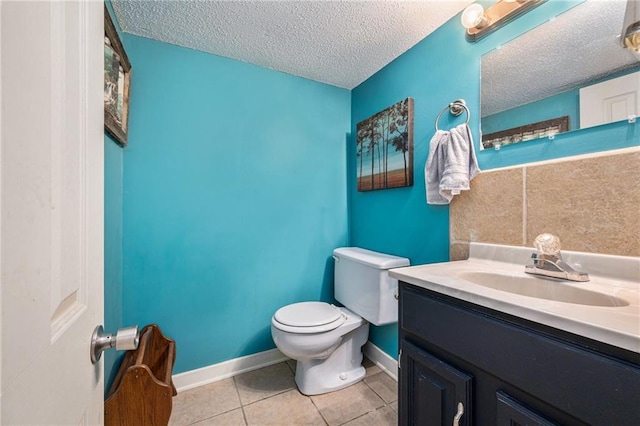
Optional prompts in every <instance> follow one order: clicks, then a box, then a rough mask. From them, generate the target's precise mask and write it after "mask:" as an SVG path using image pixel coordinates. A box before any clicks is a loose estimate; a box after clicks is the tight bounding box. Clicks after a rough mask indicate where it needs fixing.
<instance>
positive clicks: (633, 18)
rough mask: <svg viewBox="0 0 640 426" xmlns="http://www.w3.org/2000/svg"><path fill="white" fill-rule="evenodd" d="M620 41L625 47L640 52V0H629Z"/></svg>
mask: <svg viewBox="0 0 640 426" xmlns="http://www.w3.org/2000/svg"><path fill="white" fill-rule="evenodd" d="M620 41H621V43H622V46H623V47H626V48H627V49H629V50H632V51H633V52H635V53H638V54H640V0H627V9H626V11H625V14H624V19H623V21H622V33H621V34H620Z"/></svg>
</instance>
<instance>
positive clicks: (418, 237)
mask: <svg viewBox="0 0 640 426" xmlns="http://www.w3.org/2000/svg"><path fill="white" fill-rule="evenodd" d="M578 3H580V1H556V0H554V1H549V2H546V3H544V4H542V5H541V6H539V7H537V8H536V9H534V10H532V11H531V12H529V13H528V14H527V15H525V16H523V17H520V18H518V19H517V20H516V21H514V22H512V23H511V24H509V25H507V26H506V27H504V28H502V29H500V30H498V31H497V32H495V33H493V34H491V35H489V36H488V37H486V38H485V39H483V40H481V41H479V42H477V43H468V42H467V41H466V40H465V38H464V32H463V29H462V27H461V25H460V20H459V16H456V17H454V18H452V19H451V20H450V21H449V22H447V23H446V24H444V25H443V26H442V27H440V28H439V29H438V30H436V31H435V32H433V33H432V34H430V35H429V36H428V37H426V38H425V39H424V40H422V41H421V42H420V43H418V44H417V45H416V46H414V47H413V48H411V49H409V50H408V51H407V52H405V53H404V54H403V55H401V56H400V57H398V58H397V59H396V60H394V61H393V62H391V63H390V64H389V65H387V66H385V67H384V68H383V69H382V70H380V71H379V72H377V73H376V74H374V75H373V76H372V77H371V78H369V79H368V80H367V81H365V82H364V83H362V84H361V85H359V86H358V87H356V88H355V89H354V90H353V91H352V100H351V102H352V107H351V117H352V123H351V126H352V130H351V133H352V135H355V128H356V124H357V123H358V122H360V121H361V120H363V119H365V118H367V117H369V116H371V115H373V114H375V113H376V112H378V111H380V110H382V109H384V108H386V107H387V106H389V105H392V104H393V103H395V102H397V101H399V100H402V99H404V98H406V97H412V98H414V105H415V112H414V121H415V125H414V161H415V164H414V185H413V187H410V188H402V189H388V190H381V191H372V192H357V191H356V182H355V174H356V172H355V170H356V161H357V159H356V154H355V140H354V139H353V138H352V140H351V142H350V144H349V178H348V181H347V184H348V188H349V200H350V204H349V220H350V224H351V244H352V245H355V246H360V247H364V248H368V249H372V250H377V251H382V252H386V253H391V254H396V255H400V256H406V257H408V258H409V259H410V260H411V263H412V264H421V263H434V262H441V261H447V260H448V259H449V209H448V206H431V205H427V204H426V199H425V184H424V165H425V162H426V160H427V153H428V150H429V141H430V139H431V137H432V136H433V134H434V132H435V130H434V119H435V118H436V116H437V115H438V113H439V112H440V110H441V109H442V108H444V107H445V106H446V105H448V104H449V102H451V101H453V100H454V99H458V98H464V99H465V100H466V101H467V104H468V106H469V108H470V111H471V118H470V123H469V125H470V127H471V130H472V133H473V136H474V139H475V144H476V149H477V147H478V144H479V134H480V133H479V123H480V121H479V111H480V79H479V76H480V58H481V56H482V55H483V54H484V53H486V52H488V51H490V50H492V49H494V48H496V47H497V46H499V45H500V44H503V43H505V42H507V41H509V40H511V39H512V38H514V37H515V36H517V35H519V34H521V33H523V32H525V31H528V30H529V29H531V28H534V27H535V26H537V25H539V24H541V23H543V22H545V21H546V20H548V19H549V18H551V17H553V16H556V15H557V14H559V13H561V12H562V11H565V10H567V9H569V8H571V7H573V6H574V5H576V4H578ZM523 54H526V52H523ZM464 117H466V116H465V115H463V116H462V117H458V118H453V119H451V116H450V115H449V114H443V116H442V118H441V119H440V122H439V123H438V126H439V128H440V129H448V128H450V127H452V126H454V125H456V124H458V123H460V122H462V120H464ZM639 143H640V126H639V125H638V124H637V123H636V124H635V125H629V124H627V123H626V122H623V123H613V124H610V125H607V126H602V127H598V128H594V129H587V130H584V131H580V132H576V133H568V134H564V135H558V136H556V138H555V140H553V141H549V140H541V141H535V142H529V143H524V144H516V145H510V146H507V147H503V148H502V150H500V151H495V150H485V151H481V152H477V154H478V161H479V163H480V166H481V168H482V169H491V168H496V167H502V166H508V165H514V164H520V163H526V162H531V161H538V160H544V159H551V158H558V157H563V156H567V155H575V154H580V153H586V152H595V151H602V150H608V149H613V148H621V147H625V146H632V145H638V144H639ZM471 187H472V190H473V183H472V185H471ZM397 339H398V334H397V326H396V325H391V326H385V327H372V330H371V336H370V340H371V341H372V342H373V343H374V344H375V345H377V346H378V347H380V348H382V349H383V350H384V351H385V352H386V353H387V354H389V355H391V356H393V357H396V356H397V353H398V342H397Z"/></svg>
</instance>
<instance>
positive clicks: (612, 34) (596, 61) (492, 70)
mask: <svg viewBox="0 0 640 426" xmlns="http://www.w3.org/2000/svg"><path fill="white" fill-rule="evenodd" d="M625 6H626V0H606V1H603V0H587V1H586V2H585V3H581V4H579V5H578V6H576V7H574V8H572V9H570V10H569V11H567V12H565V13H563V14H561V15H559V16H558V17H557V18H555V19H552V20H550V21H549V22H546V23H545V24H543V25H541V26H539V27H537V28H535V29H533V30H532V31H529V32H528V33H526V34H523V35H522V36H520V37H518V38H516V39H515V40H513V41H511V42H509V43H506V44H505V45H504V46H502V47H501V48H499V49H497V50H494V51H492V52H489V53H488V54H487V55H485V56H483V58H482V81H481V91H482V96H481V99H482V102H481V108H482V116H487V115H491V114H495V113H497V112H500V111H504V110H506V109H509V108H512V107H515V106H519V105H524V104H526V103H529V102H532V101H536V100H540V99H543V98H546V97H548V96H550V95H553V94H555V93H560V92H564V91H567V90H570V89H574V88H576V87H580V86H582V85H583V84H584V83H585V82H589V81H593V80H594V79H597V78H599V77H603V76H606V75H609V74H611V73H614V72H617V71H620V70H624V69H626V68H630V67H637V66H638V65H639V62H638V61H639V58H638V57H637V56H635V55H634V54H633V53H632V52H631V51H630V50H628V49H623V48H622V47H621V46H620V41H619V35H620V31H621V30H622V20H623V17H624V12H625Z"/></svg>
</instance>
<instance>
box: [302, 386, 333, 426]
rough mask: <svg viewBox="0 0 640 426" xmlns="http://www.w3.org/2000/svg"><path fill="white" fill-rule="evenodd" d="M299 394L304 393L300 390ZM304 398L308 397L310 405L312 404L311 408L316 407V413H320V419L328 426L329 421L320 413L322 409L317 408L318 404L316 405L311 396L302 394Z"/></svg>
mask: <svg viewBox="0 0 640 426" xmlns="http://www.w3.org/2000/svg"><path fill="white" fill-rule="evenodd" d="M300 394H301V395H304V394H303V393H302V392H300ZM304 396H305V397H306V398H308V399H309V401H311V405H313V408H315V409H316V411H317V412H318V414H320V418H321V419H322V421H323V422H324V424H325V425H327V426H329V422H328V421H327V419H325V418H324V415H323V414H322V411H320V409H319V408H318V406H317V405H316V403H315V401H314V400H313V398H311V397H310V396H307V395H304Z"/></svg>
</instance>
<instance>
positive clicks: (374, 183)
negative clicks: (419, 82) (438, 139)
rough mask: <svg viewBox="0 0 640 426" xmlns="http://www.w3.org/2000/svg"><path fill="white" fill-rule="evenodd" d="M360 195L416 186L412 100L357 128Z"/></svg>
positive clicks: (402, 102)
mask: <svg viewBox="0 0 640 426" xmlns="http://www.w3.org/2000/svg"><path fill="white" fill-rule="evenodd" d="M356 157H357V161H358V164H357V167H356V169H357V173H358V176H357V178H356V181H357V188H358V191H372V190H375V189H387V188H398V187H404V186H413V99H412V98H406V99H405V100H403V101H400V102H397V103H395V104H393V105H391V106H390V107H388V108H386V109H384V110H382V111H380V112H378V113H377V114H374V115H372V116H371V117H369V118H367V119H366V120H362V121H361V122H359V123H358V124H357V126H356Z"/></svg>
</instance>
